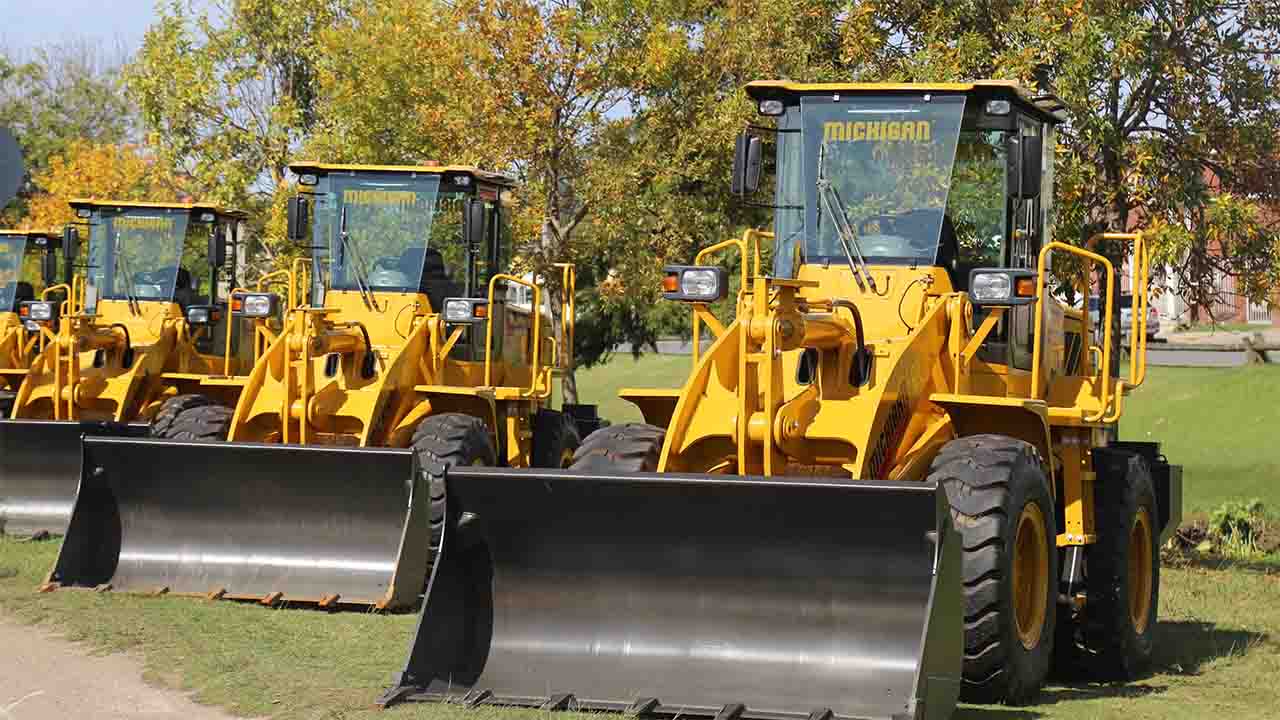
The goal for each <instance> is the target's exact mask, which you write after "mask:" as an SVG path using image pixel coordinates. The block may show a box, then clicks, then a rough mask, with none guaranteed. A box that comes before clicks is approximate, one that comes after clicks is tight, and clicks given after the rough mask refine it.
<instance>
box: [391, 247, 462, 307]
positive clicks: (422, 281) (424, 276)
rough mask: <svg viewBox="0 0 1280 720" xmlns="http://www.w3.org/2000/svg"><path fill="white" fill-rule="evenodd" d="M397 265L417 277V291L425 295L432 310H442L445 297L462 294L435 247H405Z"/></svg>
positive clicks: (404, 271)
mask: <svg viewBox="0 0 1280 720" xmlns="http://www.w3.org/2000/svg"><path fill="white" fill-rule="evenodd" d="M399 265H400V272H403V273H404V274H405V275H406V276H408V277H411V278H412V277H417V278H418V287H417V291H418V292H420V293H423V294H425V295H426V296H427V300H428V301H429V302H430V303H431V310H432V311H433V312H443V311H444V299H445V298H449V297H458V296H459V295H461V294H462V288H460V287H458V284H457V283H456V282H454V280H453V278H451V277H450V276H449V272H448V270H447V268H446V267H445V263H444V256H443V255H441V254H440V251H439V250H436V249H435V248H422V247H411V248H405V249H404V252H402V253H400V263H399ZM419 268H421V270H419Z"/></svg>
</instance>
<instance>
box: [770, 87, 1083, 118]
mask: <svg viewBox="0 0 1280 720" xmlns="http://www.w3.org/2000/svg"><path fill="white" fill-rule="evenodd" d="M833 93H839V94H841V95H908V94H910V95H918V94H922V93H932V94H935V95H968V96H972V97H975V98H978V99H980V100H983V101H986V100H1008V101H1010V102H1011V103H1013V105H1014V106H1015V107H1017V108H1019V109H1021V110H1023V111H1025V112H1027V113H1029V114H1031V115H1034V116H1037V117H1039V118H1040V119H1041V120H1045V121H1047V122H1051V123H1055V124H1056V123H1061V122H1063V121H1065V120H1066V117H1065V116H1064V115H1062V110H1064V109H1066V108H1065V106H1064V105H1063V104H1062V101H1061V100H1059V99H1058V98H1056V97H1054V96H1053V95H1036V94H1034V93H1032V92H1031V90H1029V89H1028V88H1026V87H1025V86H1023V85H1021V84H1020V83H1018V82H1016V81H1013V80H973V81H970V82H957V83H798V82H791V81H789V80H756V81H753V82H749V83H747V95H748V96H750V97H751V99H753V100H756V101H760V100H783V101H786V100H787V99H788V98H799V97H802V96H805V95H829V94H833Z"/></svg>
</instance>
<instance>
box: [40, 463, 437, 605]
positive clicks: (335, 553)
mask: <svg viewBox="0 0 1280 720" xmlns="http://www.w3.org/2000/svg"><path fill="white" fill-rule="evenodd" d="M84 467H85V476H84V478H83V482H82V485H81V489H80V494H79V496H78V497H77V499H76V505H75V512H74V515H73V517H72V520H71V525H70V527H69V529H68V531H67V538H66V540H65V542H64V543H63V548H62V552H61V554H60V555H59V557H58V562H57V565H56V566H55V569H54V571H53V573H52V574H51V576H50V580H51V581H52V582H54V583H57V584H58V585H60V586H79V587H96V586H100V585H104V584H106V585H110V586H111V588H112V589H114V590H124V591H143V592H154V591H156V590H157V589H164V590H165V591H166V592H171V593H175V594H199V595H216V596H220V597H227V598H240V599H255V600H262V601H265V602H271V603H274V602H308V603H309V602H315V603H320V604H323V605H330V604H333V605H347V604H358V605H374V606H377V607H380V608H389V609H399V608H406V607H411V606H413V605H414V604H415V603H416V602H417V600H418V598H419V596H420V594H421V592H422V588H423V584H424V580H425V578H426V570H427V560H428V543H429V540H428V532H429V529H428V521H427V517H426V514H425V513H426V507H425V506H426V502H425V494H424V493H422V492H419V480H418V472H417V464H416V462H415V459H414V456H413V453H412V452H410V451H408V450H387V449H367V448H358V449H357V448H333V447H302V446H293V445H263V444H249V443H218V442H174V441H159V440H124V439H115V438H86V439H85V442H84Z"/></svg>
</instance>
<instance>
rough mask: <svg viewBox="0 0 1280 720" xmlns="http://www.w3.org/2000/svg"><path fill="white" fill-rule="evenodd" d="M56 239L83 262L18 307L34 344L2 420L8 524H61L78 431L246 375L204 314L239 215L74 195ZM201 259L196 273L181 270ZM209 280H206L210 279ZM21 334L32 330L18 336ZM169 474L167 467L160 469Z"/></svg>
mask: <svg viewBox="0 0 1280 720" xmlns="http://www.w3.org/2000/svg"><path fill="white" fill-rule="evenodd" d="M71 205H72V206H73V208H74V209H75V212H76V215H77V224H75V225H72V226H70V227H69V229H68V230H67V232H66V235H65V237H64V253H65V255H66V256H67V257H68V258H71V257H75V255H76V252H77V250H76V248H77V247H78V244H79V239H80V235H81V230H82V229H83V230H84V231H85V232H87V234H88V237H89V241H88V249H87V253H86V261H85V263H84V265H85V268H84V269H85V272H84V273H83V274H73V273H71V272H68V275H69V276H70V277H68V278H66V280H67V281H68V282H66V283H64V284H59V285H54V286H51V287H47V288H45V290H44V291H43V293H42V296H41V298H39V299H33V300H30V301H27V302H24V303H23V304H22V305H21V306H20V309H19V312H20V315H21V316H23V317H24V318H26V319H27V320H29V323H30V324H29V325H28V327H30V328H32V329H33V331H34V332H35V333H36V334H38V336H39V337H38V339H37V340H36V343H37V345H38V352H37V354H36V355H35V356H34V358H33V359H32V360H31V362H30V365H29V368H28V369H27V371H26V372H25V374H23V375H22V376H21V382H20V384H19V385H18V387H17V389H16V390H15V391H14V395H13V398H12V401H11V402H12V409H11V411H10V413H9V419H8V420H5V421H2V422H0V516H3V518H4V524H5V531H6V532H10V533H13V534H29V533H30V534H34V533H39V532H49V533H55V534H61V533H63V531H64V530H65V529H66V527H67V522H68V520H69V518H70V517H71V509H72V503H73V500H74V499H75V497H76V487H77V484H78V483H79V480H80V436H81V435H82V434H85V433H90V434H108V435H126V436H142V435H146V434H148V432H149V431H150V430H151V428H152V423H155V424H158V425H163V424H164V423H166V422H167V421H168V420H169V418H171V416H172V415H173V414H174V412H175V411H176V407H177V406H181V405H182V404H183V403H185V402H186V400H184V399H183V398H184V397H187V396H189V395H190V394H191V393H194V392H197V391H199V392H204V393H210V394H212V395H214V396H219V397H228V398H231V399H234V397H235V396H236V394H237V393H238V386H239V385H241V384H243V379H239V380H237V379H236V378H234V377H231V378H225V377H224V378H221V379H218V378H216V377H215V376H219V375H230V374H233V373H234V371H235V370H236V368H234V367H229V363H228V361H229V360H230V359H231V358H230V356H229V355H228V356H226V357H225V358H224V356H223V355H215V354H214V352H215V350H216V349H219V343H217V342H215V339H214V337H213V334H214V333H213V332H212V331H211V330H210V329H207V328H205V327H204V326H206V325H210V323H211V321H210V318H211V316H214V315H217V314H218V313H219V312H220V310H219V309H218V308H217V307H216V306H215V305H214V304H213V302H212V301H213V298H211V297H205V296H201V295H199V294H198V288H199V286H200V285H203V286H205V288H206V289H205V292H206V293H209V292H214V291H216V285H217V273H218V268H219V266H220V265H221V264H222V262H223V260H224V259H225V254H226V248H227V236H228V235H229V234H232V233H234V232H235V230H236V228H237V227H238V225H239V222H240V220H241V219H242V217H243V216H242V214H240V213H238V212H235V211H228V210H223V209H220V208H217V207H214V206H212V205H204V204H190V203H136V202H124V201H97V200H73V201H72V202H71ZM194 263H207V264H208V265H209V269H210V274H209V275H208V276H206V277H205V278H203V283H202V282H200V279H197V278H195V277H194V276H193V275H192V273H191V271H190V270H189V269H188V268H189V267H196V269H197V270H198V269H199V267H198V266H196V265H194ZM210 288H212V289H210ZM28 342H30V341H28ZM166 471H167V472H170V473H171V474H177V473H178V470H177V466H174V467H169V468H166Z"/></svg>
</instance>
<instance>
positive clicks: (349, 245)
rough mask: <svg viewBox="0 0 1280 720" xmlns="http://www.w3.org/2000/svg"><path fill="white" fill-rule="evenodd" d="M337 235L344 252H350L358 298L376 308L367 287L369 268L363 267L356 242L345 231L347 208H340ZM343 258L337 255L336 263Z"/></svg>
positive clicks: (341, 262)
mask: <svg viewBox="0 0 1280 720" xmlns="http://www.w3.org/2000/svg"><path fill="white" fill-rule="evenodd" d="M339 222H340V225H339V227H338V237H339V238H341V239H342V248H343V252H344V253H350V254H351V259H352V263H351V269H352V270H353V271H354V274H355V276H356V289H357V290H359V291H360V299H361V300H363V301H364V304H365V306H367V307H369V308H371V309H373V310H377V309H378V304H377V303H376V302H374V299H373V290H372V289H370V287H369V269H368V268H367V267H365V264H364V258H362V257H360V253H359V252H358V251H357V250H356V243H355V241H354V240H352V239H351V236H350V234H349V233H347V208H346V207H345V206H344V207H343V208H342V216H341V220H340V221H339ZM344 261H345V258H343V257H339V258H338V264H340V265H341V264H345V262H344Z"/></svg>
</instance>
